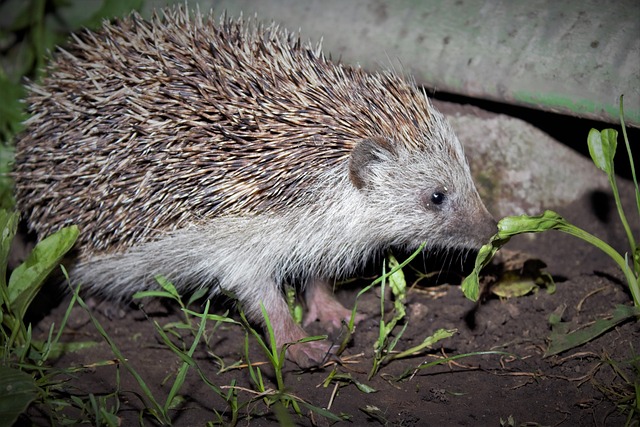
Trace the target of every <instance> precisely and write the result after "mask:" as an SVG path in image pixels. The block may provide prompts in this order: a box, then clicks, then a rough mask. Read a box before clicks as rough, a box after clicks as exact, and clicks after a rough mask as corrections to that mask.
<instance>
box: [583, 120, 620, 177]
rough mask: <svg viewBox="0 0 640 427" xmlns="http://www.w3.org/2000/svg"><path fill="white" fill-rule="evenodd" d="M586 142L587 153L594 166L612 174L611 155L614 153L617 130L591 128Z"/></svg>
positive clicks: (616, 142)
mask: <svg viewBox="0 0 640 427" xmlns="http://www.w3.org/2000/svg"><path fill="white" fill-rule="evenodd" d="M587 144H588V145H589V154H590V155H591V159H592V160H593V163H595V165H596V167H597V168H598V169H600V170H602V171H604V172H605V173H606V174H607V175H611V174H613V157H614V156H615V154H616V146H617V144H618V132H617V131H615V130H614V129H604V130H603V131H602V132H599V131H597V130H596V129H591V130H590V131H589V136H588V137H587Z"/></svg>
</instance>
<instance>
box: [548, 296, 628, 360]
mask: <svg viewBox="0 0 640 427" xmlns="http://www.w3.org/2000/svg"><path fill="white" fill-rule="evenodd" d="M637 316H640V308H638V307H633V306H628V305H618V306H616V308H615V311H614V312H613V315H612V316H611V318H610V319H598V320H596V321H595V322H594V323H593V324H592V325H590V326H588V327H586V328H582V329H579V330H577V331H574V332H570V333H566V330H567V329H568V325H567V324H566V323H563V322H559V323H554V324H552V327H553V331H552V332H551V336H550V337H549V340H550V341H551V343H550V344H549V348H548V349H547V351H546V353H545V354H544V357H548V356H553V355H555V354H558V353H562V352H563V351H567V350H570V349H572V348H574V347H578V346H580V345H582V344H585V343H587V342H589V341H591V340H593V339H594V338H596V337H598V336H600V335H602V334H604V333H605V332H607V331H608V330H609V329H611V328H613V327H615V326H616V325H619V324H620V323H622V322H624V321H625V320H627V319H631V318H634V317H637Z"/></svg>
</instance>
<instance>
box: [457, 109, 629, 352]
mask: <svg viewBox="0 0 640 427" xmlns="http://www.w3.org/2000/svg"><path fill="white" fill-rule="evenodd" d="M620 123H621V126H622V132H623V136H624V141H625V145H626V148H627V153H628V155H629V162H630V164H631V172H632V177H633V184H634V186H635V196H636V208H637V214H638V218H640V191H639V190H638V180H637V177H636V173H635V165H634V161H633V156H632V153H631V146H630V144H629V139H628V137H627V132H626V129H625V124H624V111H623V106H622V97H620ZM617 138H618V132H617V131H615V130H614V129H605V130H603V131H601V132H600V131H597V130H595V129H592V130H591V131H590V132H589V137H588V140H587V142H588V145H589V153H590V154H591V158H592V160H593V162H594V164H595V165H596V167H597V168H598V169H600V170H602V171H603V172H605V173H606V174H607V177H608V178H609V183H610V186H611V189H612V192H613V196H614V199H615V202H616V207H617V211H618V215H619V217H620V221H621V223H622V225H623V227H624V229H625V233H626V235H627V239H628V242H629V249H630V250H629V252H627V253H625V254H624V255H622V254H620V253H618V252H617V251H616V250H615V249H613V248H612V247H611V246H610V245H609V244H607V243H606V242H604V241H603V240H601V239H599V238H598V237H596V236H594V235H592V234H590V233H588V232H586V231H584V230H582V229H581V228H579V227H576V226H575V225H573V224H571V223H569V222H568V221H567V220H565V219H564V218H562V217H561V216H560V215H558V214H557V213H555V212H552V211H546V212H544V213H543V214H541V215H537V216H528V215H522V216H509V217H505V218H503V219H502V220H500V221H499V223H498V232H497V233H496V234H495V235H494V236H493V237H492V238H491V240H490V241H489V243H488V244H486V245H484V246H483V247H482V248H481V249H480V251H479V253H478V256H477V258H476V262H475V267H474V270H473V272H472V273H471V274H470V275H469V276H468V277H467V278H466V279H465V280H464V282H463V283H462V290H463V292H464V294H465V295H466V296H467V297H468V298H469V299H471V300H473V301H476V300H477V299H478V296H479V279H478V277H479V273H480V270H482V268H484V267H485V266H486V265H487V264H488V263H489V262H490V261H491V259H492V258H493V256H494V255H495V253H496V252H497V251H498V250H499V249H500V248H501V247H502V246H504V245H505V244H506V243H507V242H509V240H510V239H511V237H513V236H515V235H518V234H523V233H539V232H543V231H547V230H558V231H562V232H564V233H567V234H570V235H572V236H575V237H578V238H579V239H582V240H584V241H586V242H588V243H590V244H592V245H594V246H596V247H597V248H599V249H601V250H602V251H603V252H604V253H606V254H607V255H608V256H609V257H611V259H613V261H614V262H615V263H616V264H617V265H618V266H619V267H620V269H621V270H622V273H623V274H624V277H625V280H626V282H627V285H628V287H629V291H630V293H631V296H632V299H633V304H634V307H628V306H618V307H616V310H615V312H614V315H613V317H612V318H610V319H606V320H605V319H602V320H598V321H597V322H595V323H594V324H593V325H591V326H589V327H588V328H584V329H581V330H579V331H576V332H574V333H572V334H566V328H565V326H566V325H563V324H561V323H560V322H559V319H558V318H556V317H557V316H556V317H552V318H551V322H552V326H554V332H555V334H554V335H552V337H551V345H550V346H549V349H548V350H547V353H546V355H547V356H549V355H552V354H557V353H560V352H562V351H565V350H567V349H569V348H572V347H575V346H577V345H580V344H583V343H584V342H586V341H589V340H590V339H592V338H594V337H596V336H598V335H600V334H602V333H604V332H605V331H607V330H608V329H610V328H612V327H613V326H615V325H617V324H619V323H620V322H622V321H624V320H626V319H628V318H630V317H637V316H640V247H639V246H638V244H637V242H638V240H637V239H636V238H635V237H634V236H633V233H632V231H631V228H630V226H629V223H628V221H627V217H626V215H625V212H624V209H623V207H622V203H621V202H620V195H619V193H618V186H617V183H616V176H615V171H614V163H613V158H614V156H615V154H616V149H617Z"/></svg>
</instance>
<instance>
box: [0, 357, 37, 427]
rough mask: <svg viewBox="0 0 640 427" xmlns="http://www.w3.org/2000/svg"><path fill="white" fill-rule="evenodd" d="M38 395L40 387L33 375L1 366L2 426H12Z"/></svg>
mask: <svg viewBox="0 0 640 427" xmlns="http://www.w3.org/2000/svg"><path fill="white" fill-rule="evenodd" d="M37 397H38V387H37V386H36V382H35V381H34V379H33V378H32V377H31V375H29V374H26V373H24V372H22V371H20V370H18V369H14V368H10V367H8V366H0V427H5V426H6V427H10V426H12V425H13V423H15V421H16V420H17V419H18V417H19V416H20V414H22V413H23V412H24V411H25V410H26V409H27V407H28V406H29V404H30V403H31V402H33V401H34V400H35V399H36V398H37Z"/></svg>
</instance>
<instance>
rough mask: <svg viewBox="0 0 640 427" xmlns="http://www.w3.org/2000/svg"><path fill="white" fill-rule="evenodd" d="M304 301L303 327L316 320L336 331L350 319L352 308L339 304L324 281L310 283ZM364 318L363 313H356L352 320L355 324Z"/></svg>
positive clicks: (328, 328) (329, 329)
mask: <svg viewBox="0 0 640 427" xmlns="http://www.w3.org/2000/svg"><path fill="white" fill-rule="evenodd" d="M306 301H307V315H306V316H305V319H304V322H303V326H305V327H306V326H309V325H310V324H311V323H313V322H315V321H316V320H317V321H319V322H320V323H321V324H322V325H323V326H324V327H325V328H326V329H327V330H328V331H337V330H339V329H340V328H341V327H342V323H343V322H346V323H349V321H350V320H351V314H352V310H349V309H347V308H345V307H344V306H343V305H342V304H340V303H339V302H338V300H336V299H335V297H334V296H333V292H331V289H330V288H329V286H328V285H327V284H325V283H324V282H320V281H315V282H313V283H311V284H310V286H309V288H308V289H307V294H306ZM364 318H365V316H364V315H363V314H356V317H355V320H354V322H355V323H356V324H357V323H358V322H360V321H361V320H363V319H364Z"/></svg>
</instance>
